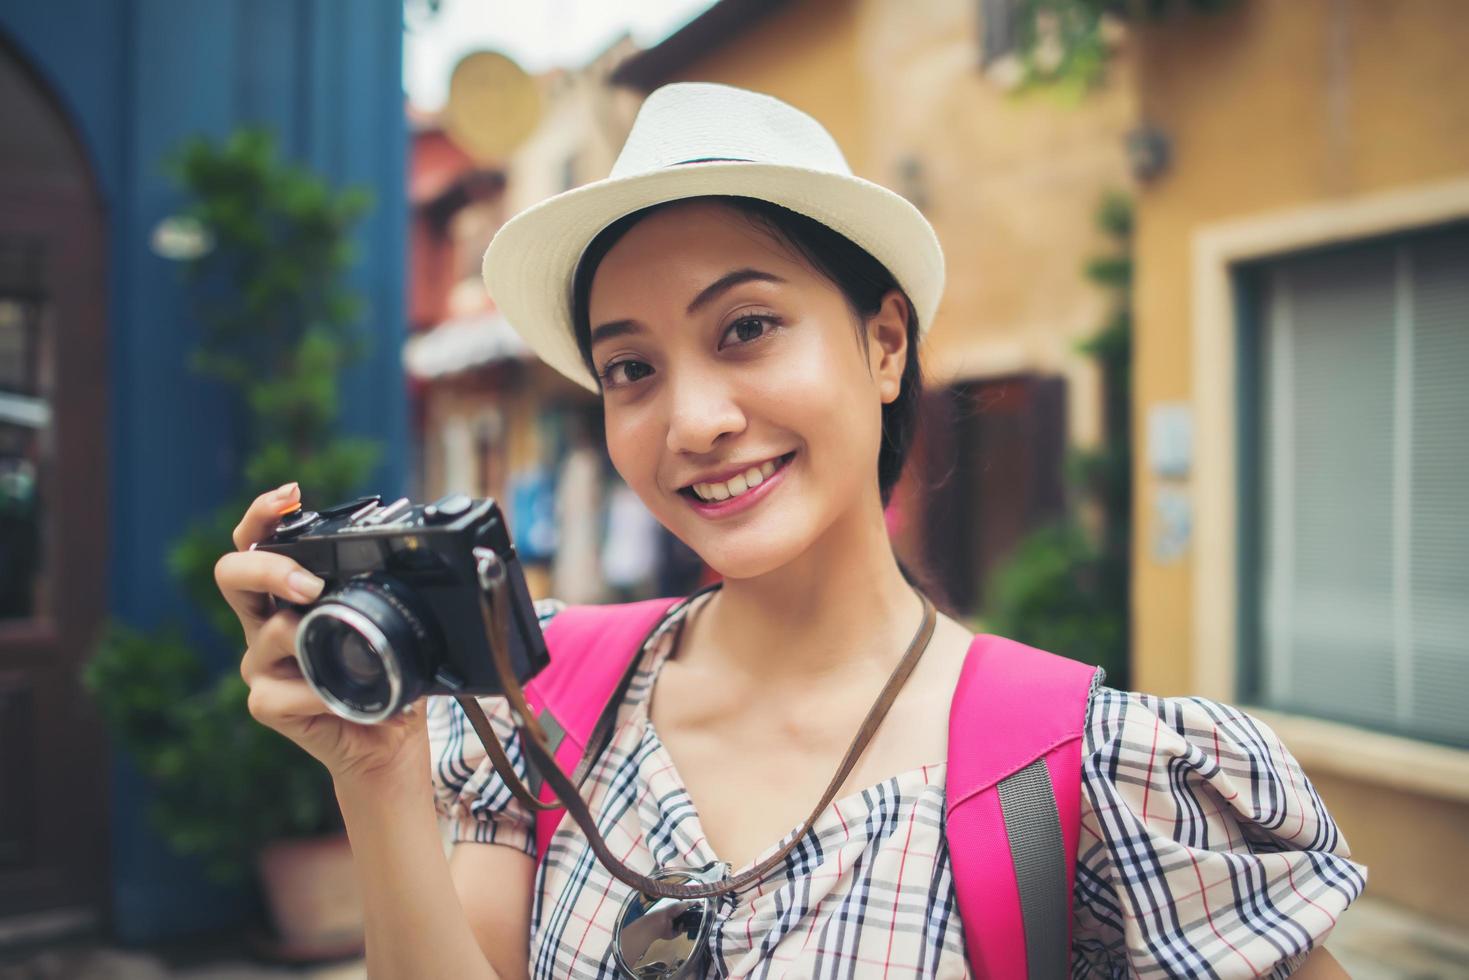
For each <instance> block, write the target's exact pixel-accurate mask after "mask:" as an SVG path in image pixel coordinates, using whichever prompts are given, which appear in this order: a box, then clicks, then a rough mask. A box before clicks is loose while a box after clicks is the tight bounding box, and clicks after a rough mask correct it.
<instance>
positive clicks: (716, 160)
mask: <svg viewBox="0 0 1469 980" xmlns="http://www.w3.org/2000/svg"><path fill="white" fill-rule="evenodd" d="M754 162H755V161H754V160H750V159H748V158H746V157H695V158H694V159H692V160H680V161H678V162H677V163H670V164H669V166H670V167H682V166H683V165H684V164H686V163H754Z"/></svg>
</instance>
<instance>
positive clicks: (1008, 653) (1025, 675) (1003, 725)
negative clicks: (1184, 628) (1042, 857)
mask: <svg viewBox="0 0 1469 980" xmlns="http://www.w3.org/2000/svg"><path fill="white" fill-rule="evenodd" d="M1096 670H1097V669H1096V668H1095V667H1092V666H1089V665H1087V664H1083V663H1079V662H1077V661H1075V660H1068V659H1066V658H1064V657H1058V656H1055V655H1054V654H1049V653H1046V652H1044V651H1042V650H1037V649H1035V648H1034V647H1028V646H1025V645H1024V644H1021V643H1016V642H1015V641H1013V640H1007V639H1004V638H1003V637H998V636H976V637H975V638H974V642H973V644H972V645H971V646H970V648H969V654H968V657H967V658H966V659H965V662H964V669H963V671H962V673H961V674H960V678H959V685H958V687H957V688H955V690H954V700H953V703H952V705H951V707H950V713H949V764H948V771H947V776H946V782H947V787H946V791H945V797H946V799H947V816H946V818H945V825H944V833H945V835H946V837H947V839H948V844H949V858H950V862H951V864H952V866H953V872H954V887H955V892H956V894H957V896H958V899H959V912H960V915H961V917H962V918H963V920H964V937H965V942H966V945H967V947H968V955H969V965H970V969H971V970H973V971H974V975H975V976H976V978H981V980H983V978H995V980H1009V978H1012V977H1016V978H1019V977H1025V976H1026V971H1027V964H1026V955H1025V929H1024V924H1023V922H1022V919H1021V912H1020V894H1019V888H1018V886H1017V884H1016V880H1015V865H1014V862H1013V860H1012V858H1011V854H1010V841H1009V836H1008V834H1007V832H1006V830H1005V820H1004V817H1003V816H1002V815H1001V812H1000V794H999V791H998V787H999V783H1000V781H1001V780H1002V779H1004V778H1005V777H1007V776H1010V775H1012V774H1013V773H1015V772H1018V771H1019V770H1021V769H1024V768H1025V767H1026V766H1027V765H1029V764H1030V763H1032V762H1034V761H1035V760H1037V759H1041V758H1044V759H1045V760H1046V767H1047V769H1048V771H1049V773H1050V776H1051V787H1052V790H1053V791H1054V793H1055V796H1056V808H1057V811H1058V812H1059V815H1060V819H1061V836H1062V840H1063V843H1064V846H1065V849H1066V855H1065V856H1066V880H1067V882H1072V881H1074V880H1075V876H1076V850H1077V843H1078V836H1079V834H1080V824H1081V742H1082V739H1081V736H1082V729H1083V727H1084V725H1085V722H1086V707H1087V700H1088V696H1089V694H1090V692H1091V685H1092V678H1093V676H1094V675H1095V674H1096ZM1070 897H1071V894H1070V890H1069V889H1068V892H1067V899H1068V907H1067V928H1068V943H1069V928H1070V919H1071V914H1070V905H1069V901H1070Z"/></svg>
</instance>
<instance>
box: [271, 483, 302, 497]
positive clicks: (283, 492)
mask: <svg viewBox="0 0 1469 980" xmlns="http://www.w3.org/2000/svg"><path fill="white" fill-rule="evenodd" d="M299 485H300V484H297V483H285V484H282V485H281V486H279V487H276V490H275V495H276V496H277V497H291V496H294V495H295V493H296V488H297V487H298V486H299Z"/></svg>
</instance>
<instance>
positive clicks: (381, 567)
mask: <svg viewBox="0 0 1469 980" xmlns="http://www.w3.org/2000/svg"><path fill="white" fill-rule="evenodd" d="M255 548H256V549H258V550H260V551H272V552H275V553H277V554H282V555H287V556H288V557H290V558H292V559H294V560H295V561H296V562H298V563H299V564H300V565H301V566H302V567H304V568H306V569H307V570H308V571H310V572H312V573H313V574H315V575H317V576H319V577H320V578H322V579H323V580H325V582H326V585H325V587H324V588H323V589H322V592H321V595H320V596H319V597H318V598H317V600H316V601H315V602H314V603H311V604H310V605H307V606H295V607H294V608H297V609H299V610H301V612H302V613H303V615H302V617H301V624H300V627H299V628H298V630H297V632H296V657H297V659H298V660H299V661H300V663H301V672H302V673H303V674H304V675H305V676H306V681H307V683H308V684H310V685H311V687H312V689H313V690H315V691H316V693H317V694H318V695H319V696H320V697H321V699H322V701H324V702H325V703H326V704H327V706H328V707H330V708H331V709H332V711H334V712H335V713H336V714H338V715H340V716H342V717H343V718H346V719H348V720H350V721H356V722H362V723H365V724H374V723H376V722H380V721H382V720H383V719H385V718H388V717H390V716H392V715H393V714H395V713H397V712H399V711H401V710H402V709H403V708H405V707H407V706H408V705H410V704H412V703H413V702H414V701H416V700H417V699H418V698H420V697H422V696H424V695H427V694H464V695H477V696H479V695H487V694H500V693H502V686H501V683H500V680H499V677H500V675H499V674H498V673H497V671H496V669H495V663H494V660H495V654H496V653H497V652H498V651H496V650H494V649H492V647H491V644H492V643H493V642H499V641H496V640H493V639H492V637H502V638H503V642H504V644H505V646H506V647H507V648H508V663H509V667H510V669H511V670H513V672H514V674H515V677H516V678H517V680H519V681H520V682H521V683H524V682H525V681H528V680H529V679H530V678H532V677H534V676H535V675H536V674H537V673H538V672H540V670H541V669H542V668H544V667H545V666H546V664H547V663H548V662H549V658H548V655H547V653H546V644H545V640H544V638H543V637H542V636H541V629H540V626H539V624H538V622H537V619H536V614H535V609H534V607H533V606H532V605H531V598H530V593H529V592H528V591H527V589H526V586H525V577H524V575H523V574H522V572H521V568H520V561H519V559H518V558H517V557H516V554H515V548H514V546H513V545H512V544H511V543H510V533H509V531H508V529H507V528H506V526H505V517H504V514H502V513H501V511H500V507H499V505H498V504H496V503H495V501H494V500H491V499H480V500H475V499H471V498H470V497H468V496H465V495H464V494H457V493H456V494H449V495H448V496H446V497H444V498H442V499H441V500H438V501H437V502H435V503H432V504H428V505H427V506H422V505H415V504H412V503H410V502H409V500H408V498H407V497H404V498H402V499H400V500H396V501H394V502H392V503H389V504H384V503H383V502H382V498H381V497H377V496H372V497H363V498H361V499H359V500H353V501H350V502H347V503H343V504H338V505H336V506H334V507H328V508H326V509H324V510H317V511H312V510H307V509H305V508H304V507H302V508H301V509H298V510H296V511H293V512H291V513H288V514H286V515H285V516H284V517H283V518H282V520H281V523H280V525H279V526H278V527H277V528H276V530H275V533H274V534H273V535H272V536H271V537H269V538H267V539H266V540H264V541H261V542H259V543H258V544H257V545H255ZM496 620H499V621H498V622H497V621H496Z"/></svg>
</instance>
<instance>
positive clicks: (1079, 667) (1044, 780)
mask: <svg viewBox="0 0 1469 980" xmlns="http://www.w3.org/2000/svg"><path fill="white" fill-rule="evenodd" d="M679 601H681V600H679V599H650V600H648V601H646V602H635V603H629V604H626V605H617V606H571V607H567V608H566V609H564V610H562V611H561V612H560V613H558V614H557V615H556V617H555V618H554V619H552V620H551V623H550V625H548V626H547V627H546V645H547V647H548V649H549V650H550V653H551V664H550V666H549V667H547V668H546V669H545V670H543V671H542V672H541V673H540V674H539V675H538V676H537V677H536V678H535V680H534V681H532V682H531V683H530V684H528V685H527V686H526V695H527V697H528V699H529V701H530V703H531V705H532V706H533V707H534V708H535V709H536V712H537V715H538V717H539V718H540V721H541V723H542V725H543V726H544V727H545V729H546V734H547V737H548V738H550V739H551V741H552V744H553V745H554V747H555V750H556V761H557V762H558V763H559V764H560V765H561V767H562V768H563V769H565V770H567V771H568V772H570V773H572V776H573V779H574V781H575V782H577V783H578V784H580V783H581V781H582V779H583V778H584V777H585V775H586V772H587V770H588V769H590V768H591V765H592V763H593V762H594V761H595V758H594V757H595V755H596V754H597V753H599V752H600V750H601V748H602V746H603V745H605V738H606V736H607V734H608V732H610V728H611V724H612V721H613V719H614V717H615V715H616V706H617V705H618V704H620V703H621V701H622V692H623V691H625V690H626V685H627V683H628V682H629V681H630V680H631V678H632V674H633V673H634V668H635V666H636V659H637V658H636V654H637V652H638V651H639V650H641V649H642V647H643V644H644V643H645V642H646V640H647V639H648V638H649V636H650V633H651V631H652V630H653V629H654V628H655V627H656V626H657V625H658V623H659V622H660V621H661V620H662V619H663V617H664V615H665V614H666V613H667V612H668V611H669V609H671V608H672V607H673V605H674V603H676V602H679ZM1096 673H1097V668H1095V667H1091V666H1088V665H1086V664H1082V663H1078V662H1076V661H1074V660H1067V659H1065V658H1063V657H1058V656H1055V655H1053V654H1049V653H1045V652H1043V651H1041V650H1036V649H1034V648H1033V647H1028V646H1025V645H1024V644H1021V643H1016V642H1014V641H1013V640H1007V639H1003V638H1001V637H998V636H977V637H975V638H974V643H973V645H972V646H971V647H970V648H969V654H968V657H967V659H966V660H965V663H964V668H963V671H962V672H961V674H960V678H959V685H958V687H957V688H956V689H955V691H954V700H953V704H952V707H951V710H950V716H949V762H948V773H947V787H946V791H945V799H946V817H945V822H944V833H945V835H946V837H947V838H948V844H949V858H950V862H951V864H952V866H953V874H954V882H955V890H956V892H957V894H958V899H959V913H960V916H961V917H962V919H963V921H964V937H965V941H966V945H967V948H968V955H969V963H970V968H971V969H972V970H973V972H974V974H975V976H976V977H980V978H995V980H1001V978H1005V980H1008V978H1011V977H1016V978H1018V977H1058V978H1059V977H1064V976H1065V975H1066V972H1067V969H1068V962H1069V958H1070V949H1071V934H1070V930H1071V890H1072V881H1073V879H1074V878H1075V875H1076V849H1077V837H1078V834H1079V832H1080V820H1081V742H1082V729H1083V726H1084V724H1085V720H1086V708H1087V701H1088V698H1089V696H1090V693H1091V688H1092V682H1093V679H1094V676H1095V675H1096ZM588 746H593V747H594V748H595V751H594V752H591V753H589V752H588V751H587V748H588ZM533 775H534V774H533ZM537 782H538V780H537ZM537 792H538V794H539V796H540V798H541V799H543V800H548V801H554V799H555V794H553V793H552V792H551V790H550V787H548V786H544V785H541V786H539V787H538V790H537ZM564 813H565V810H564V809H560V808H558V809H555V810H547V811H543V812H541V813H540V814H539V816H538V823H537V827H536V845H537V854H538V855H539V856H540V857H544V856H545V853H546V847H547V845H548V844H549V843H550V841H551V836H552V834H554V833H555V831H556V827H557V825H558V824H559V823H560V822H561V818H562V816H563V815H564Z"/></svg>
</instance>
